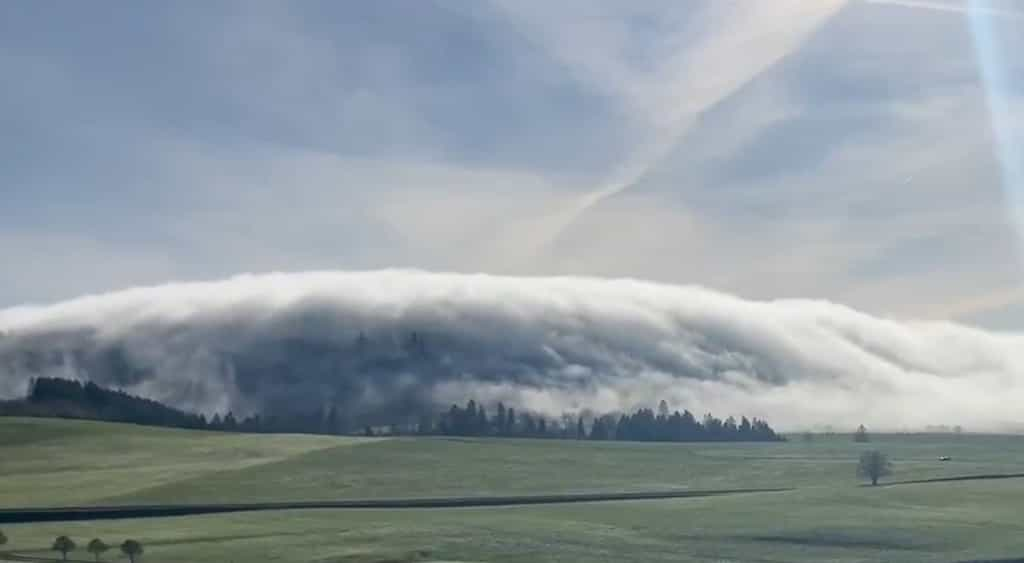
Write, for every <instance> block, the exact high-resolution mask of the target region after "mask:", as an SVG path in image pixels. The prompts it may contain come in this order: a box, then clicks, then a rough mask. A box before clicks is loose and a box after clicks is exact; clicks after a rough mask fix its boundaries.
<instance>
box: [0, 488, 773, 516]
mask: <svg viewBox="0 0 1024 563" xmlns="http://www.w3.org/2000/svg"><path fill="white" fill-rule="evenodd" d="M790 490H792V489H791V488H767V489H712V490H670V491H637V492H608V493H566V494H552V495H519V496H480V497H435V498H390V499H361V500H359V499H357V500H326V501H299V502H288V501H286V502H246V503H215V504H149V505H126V506H63V507H53V508H5V509H0V524H20V523H27V522H64V521H72V520H106V519H117V518H159V517H164V516H190V515H196V514H218V513H224V512H256V511H266V510H310V509H324V508H334V509H338V508H344V509H415V508H474V507H488V506H526V505H537V504H564V503H577V502H608V501H629V500H656V499H674V498H694V497H708V496H720V495H734V494H744V493H774V492H783V491H790Z"/></svg>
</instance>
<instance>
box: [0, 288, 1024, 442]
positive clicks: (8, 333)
mask: <svg viewBox="0 0 1024 563" xmlns="http://www.w3.org/2000/svg"><path fill="white" fill-rule="evenodd" d="M0 333H2V335H0V396H4V397H14V396H17V395H19V394H21V393H23V392H24V391H25V390H26V388H27V386H28V383H29V381H30V379H31V378H32V377H36V376H43V375H48V376H63V377H73V378H77V379H82V380H93V381H96V382H98V383H101V384H106V385H110V386H114V387H119V388H123V389H125V390H127V391H129V392H132V393H137V394H140V395H143V396H146V397H150V398H154V399H157V400H161V401H165V402H167V403H169V404H172V405H175V406H178V407H183V408H188V409H196V410H201V411H203V412H206V413H211V412H215V411H219V412H225V411H227V410H229V409H230V410H233V411H235V412H236V413H248V412H253V411H257V410H259V411H266V412H280V411H306V412H308V411H310V410H312V409H318V408H322V406H324V405H326V404H330V403H334V404H338V405H340V406H342V407H343V408H345V409H347V410H348V411H349V412H352V413H356V414H363V415H367V416H373V415H374V414H375V413H376V414H380V415H385V414H386V415H388V416H393V415H394V413H406V414H410V415H412V413H416V412H420V411H422V410H423V409H434V408H441V407H443V406H444V405H446V404H447V403H450V402H453V401H465V400H466V399H469V398H475V399H477V400H478V401H482V402H484V403H488V404H489V403H493V402H496V401H499V400H501V401H504V402H505V403H506V404H511V405H515V406H518V407H520V408H524V409H531V410H535V411H538V412H543V413H547V414H550V415H552V416H557V415H560V414H562V413H563V412H567V411H569V412H576V411H578V410H580V409H582V408H591V409H594V410H597V411H613V410H619V409H629V408H633V407H636V406H641V405H643V406H654V405H656V404H657V402H658V401H659V400H661V399H664V400H666V401H667V402H668V403H669V404H670V405H671V406H672V407H674V408H679V409H683V408H688V409H690V410H691V411H694V412H695V413H697V414H698V415H700V414H702V413H704V412H707V411H711V412H713V413H715V414H716V415H719V416H723V417H724V416H727V415H730V414H734V415H741V414H742V415H747V416H758V417H764V418H766V419H767V420H768V421H769V422H770V423H772V425H773V426H775V427H777V428H780V429H783V430H797V429H803V428H823V427H825V426H833V427H834V428H835V429H837V430H843V429H847V428H849V427H852V426H855V425H856V424H860V423H863V424H866V425H868V426H869V427H871V428H873V429H892V430H914V429H921V428H924V427H926V426H928V425H937V424H946V425H963V426H964V427H965V428H966V429H968V430H975V431H998V430H1016V429H1019V428H1020V423H1021V422H1022V419H1024V409H1022V408H1021V404H1022V403H1024V401H1022V399H1024V375H1022V373H1024V370H1022V368H1024V336H1022V335H1017V334H999V333H992V332H987V331H983V330H980V329H976V328H971V327H967V326H962V325H957V324H953V323H943V322H903V321H896V320H888V319H883V318H877V317H873V316H870V315H867V314H864V313H860V312H858V311H855V310H852V309H850V308H847V307H844V306H841V305H836V304H832V303H828V302H822V301H807V300H780V301H765V302H759V301H748V300H743V299H739V298H736V297H733V296H730V295H727V294H723V293H719V292H716V291H712V290H708V289H704V288H700V287H693V286H672V285H663V284H656V283H649V282H643V281H637V280H628V279H615V280H605V279H595V278H573V277H558V278H542V277H536V278H518V277H500V276H488V275H460V274H435V273H427V272H419V271H375V272H315V273H300V274H268V275H258V276H257V275H245V276H239V277H235V278H231V279H228V280H224V281H217V282H209V283H176V284H168V285H163V286H157V287H149V288H138V289H130V290H125V291H119V292H113V293H109V294H104V295H96V296H88V297H82V298H79V299H75V300H71V301H67V302H63V303H57V304H53V305H48V306H25V307H16V308H11V309H6V310H0Z"/></svg>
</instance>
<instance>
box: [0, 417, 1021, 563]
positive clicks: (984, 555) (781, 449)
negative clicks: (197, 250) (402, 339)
mask: <svg viewBox="0 0 1024 563" xmlns="http://www.w3.org/2000/svg"><path fill="white" fill-rule="evenodd" d="M865 449H878V450H881V451H883V452H885V453H886V454H887V455H888V456H889V458H890V459H891V460H892V462H893V468H894V474H893V475H892V476H891V477H888V478H886V479H884V480H883V483H897V484H891V485H887V486H881V487H866V486H862V483H861V482H860V481H859V480H858V479H857V478H856V477H855V467H856V462H857V458H858V456H859V454H860V452H861V451H863V450H865ZM939 456H950V457H951V459H950V460H949V461H939V460H938V457H939ZM1011 473H1024V438H1021V437H1015V436H983V435H969V434H965V435H898V436H897V435H885V436H875V437H873V439H872V441H871V442H870V443H868V444H855V443H853V442H852V441H851V440H850V439H849V437H848V436H831V437H825V436H816V437H814V439H813V440H811V441H804V440H802V439H801V438H799V437H797V438H795V439H793V440H791V441H790V442H786V443H777V444H776V443H761V444H639V443H621V442H601V443H592V442H576V441H561V440H502V439H461V438H460V439H443V438H422V439H416V438H394V439H364V438H334V437H320V436H293V435H244V434H223V433H214V432H192V431H182V430H168V429H154V428H143V427H138V426H131V425H115V424H104V423H96V422H81V421H62V420H48V419H13V418H11V419H0V505H3V506H4V507H28V506H37V507H45V506H58V505H90V504H92V505H109V504H133V503H181V502H203V503H214V502H219V501H225V502H228V501H230V502H247V501H271V500H275V501H288V500H332V499H344V498H404V497H439V496H473V495H518V494H522V495H528V494H542V493H557V492H601V491H639V490H667V489H694V490H712V489H729V488H760V487H791V488H793V490H791V491H786V492H773V493H745V494H736V495H727V496H715V497H702V498H688V499H676V500H650V501H619V502H596V503H579V504H560V505H545V506H520V507H501V508H459V509H405V510H280V511H272V512H258V513H238V514H223V515H208V516H188V517H174V518H154V519H139V520H107V521H95V522H74V523H45V524H17V525H5V526H2V529H3V531H4V533H5V534H6V535H7V536H8V538H9V540H10V542H9V544H8V545H7V546H5V547H4V549H5V550H7V551H9V552H15V553H18V554H27V555H40V554H47V555H49V552H46V551H45V548H46V547H48V546H49V544H50V543H51V542H52V540H53V538H54V537H55V536H57V535H60V534H67V535H70V536H71V537H72V538H74V539H75V540H76V541H77V542H78V544H79V546H80V547H79V549H80V550H81V549H83V547H84V545H85V544H86V543H87V542H88V540H89V539H91V538H92V537H96V536H98V537H102V538H103V539H105V540H107V542H108V543H119V542H120V541H121V540H122V539H124V538H126V537H133V538H136V539H138V540H140V541H142V542H143V544H144V545H145V547H146V555H145V559H144V561H167V562H177V561H181V562H184V561H196V562H200V561H238V562H241V561H281V562H286V561H288V562H290V561H295V562H299V561H323V562H384V561H393V562H394V561H410V562H411V561H508V562H512V561H522V562H527V561H616V562H619V561H638V562H639V561H880V560H885V561H966V560H979V559H990V560H991V559H997V560H998V559H1012V558H1021V557H1024V517H1022V515H1024V479H1015V478H1010V479H999V480H988V479H979V480H966V481H953V482H930V483H911V484H898V482H900V481H912V480H920V479H934V478H944V477H956V476H970V475H991V474H1011ZM75 557H77V558H79V559H88V558H90V557H89V555H88V554H87V553H85V552H84V551H79V552H77V555H76V556H75ZM120 557H121V556H120V554H115V553H114V552H109V553H108V554H107V555H106V559H108V560H120Z"/></svg>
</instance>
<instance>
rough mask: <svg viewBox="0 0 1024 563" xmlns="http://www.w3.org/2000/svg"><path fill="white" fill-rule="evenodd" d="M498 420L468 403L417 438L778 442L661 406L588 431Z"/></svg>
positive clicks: (763, 426) (530, 418)
mask: <svg viewBox="0 0 1024 563" xmlns="http://www.w3.org/2000/svg"><path fill="white" fill-rule="evenodd" d="M496 412H497V414H496V415H495V416H493V417H491V416H488V414H487V411H486V409H485V408H484V407H483V406H480V405H478V404H477V402H476V401H474V400H472V399H471V400H470V401H469V402H467V403H466V406H465V407H459V406H458V405H452V406H451V407H449V409H448V410H447V411H445V412H444V413H441V414H440V415H439V416H438V417H437V418H436V419H432V418H430V417H426V418H423V419H422V420H421V422H420V425H419V426H418V427H417V429H416V432H417V433H418V434H421V435H431V434H439V435H444V436H496V437H518V438H565V439H589V440H628V441H636V442H772V441H780V440H782V439H783V438H782V437H781V436H779V435H778V434H777V433H776V432H775V431H774V430H773V429H772V428H771V426H769V425H768V423H767V422H765V421H763V420H760V419H757V418H754V419H748V418H747V417H745V416H744V417H741V418H740V422H738V423H737V422H736V419H735V418H733V417H731V416H730V417H728V418H727V419H725V420H724V421H723V420H721V419H719V418H717V417H715V416H713V415H711V414H710V413H709V414H706V415H704V417H703V419H702V420H701V421H698V420H697V419H696V417H694V415H693V414H692V413H691V412H690V411H688V410H685V411H683V412H682V413H680V412H679V411H674V412H672V413H671V414H670V413H669V412H668V406H667V404H666V403H665V402H664V401H662V403H661V405H660V406H659V409H658V414H655V412H654V411H653V410H652V409H647V408H641V409H638V410H636V411H635V412H633V413H631V414H621V415H619V416H617V417H616V416H615V415H611V414H608V415H603V416H597V417H595V418H594V419H593V421H592V422H591V425H590V431H589V432H588V431H587V429H586V425H585V423H584V420H583V418H582V417H577V418H576V419H575V422H572V421H573V418H572V417H568V418H566V419H565V420H564V421H559V420H551V421H549V420H548V419H546V418H545V417H542V416H537V415H535V414H530V413H523V414H522V415H520V416H519V417H518V418H516V415H515V409H511V408H508V409H506V408H505V405H504V404H502V403H498V406H497V411H496Z"/></svg>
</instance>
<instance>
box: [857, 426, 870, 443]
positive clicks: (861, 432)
mask: <svg viewBox="0 0 1024 563" xmlns="http://www.w3.org/2000/svg"><path fill="white" fill-rule="evenodd" d="M853 441H854V442H869V441H871V440H870V439H869V438H868V429H867V428H864V425H863V424H861V425H860V426H858V427H857V431H856V432H854V433H853Z"/></svg>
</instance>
